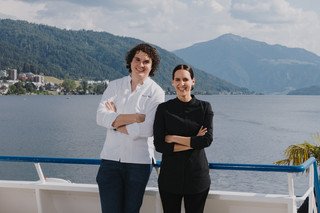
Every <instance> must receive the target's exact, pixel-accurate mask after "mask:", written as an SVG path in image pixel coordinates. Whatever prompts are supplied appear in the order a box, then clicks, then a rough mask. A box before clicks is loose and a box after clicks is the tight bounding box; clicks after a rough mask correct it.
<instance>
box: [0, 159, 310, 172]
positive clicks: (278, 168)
mask: <svg viewBox="0 0 320 213" xmlns="http://www.w3.org/2000/svg"><path fill="white" fill-rule="evenodd" d="M0 161H9V162H32V163H64V164H90V165H99V164H100V162H101V160H100V159H94V158H57V157H30V156H0ZM314 161H315V158H314V157H311V158H309V159H308V160H307V161H306V162H304V163H303V164H300V165H298V166H284V165H273V164H235V163H209V168H210V169H218V170H243V171H262V172H291V173H299V172H304V171H305V170H307V169H308V168H309V167H310V165H312V164H313V162H314ZM160 165H161V161H157V163H156V164H155V165H154V166H155V167H160Z"/></svg>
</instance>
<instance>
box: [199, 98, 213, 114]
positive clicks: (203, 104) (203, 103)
mask: <svg viewBox="0 0 320 213" xmlns="http://www.w3.org/2000/svg"><path fill="white" fill-rule="evenodd" d="M196 102H197V103H198V104H199V105H200V106H201V107H202V108H203V109H204V110H206V111H207V110H209V111H212V106H211V103H210V102H209V101H204V100H199V99H196Z"/></svg>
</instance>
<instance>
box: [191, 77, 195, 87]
mask: <svg viewBox="0 0 320 213" xmlns="http://www.w3.org/2000/svg"><path fill="white" fill-rule="evenodd" d="M195 83H196V79H195V78H194V79H192V85H193V86H194V85H195Z"/></svg>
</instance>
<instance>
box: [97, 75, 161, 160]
mask: <svg viewBox="0 0 320 213" xmlns="http://www.w3.org/2000/svg"><path fill="white" fill-rule="evenodd" d="M130 82H131V77H130V76H126V77H123V78H120V79H117V80H114V81H111V82H110V83H109V85H108V87H107V89H106V90H105V91H104V93H103V95H102V98H101V101H100V104H99V107H98V110H97V117H96V119H97V124H98V125H100V126H103V127H105V128H106V130H107V133H106V134H107V135H106V140H105V143H104V146H103V149H102V152H101V154H100V157H101V158H102V159H106V160H114V161H120V162H125V163H139V164H149V163H151V160H152V159H153V158H154V146H153V140H152V138H150V137H152V135H153V121H154V116H155V112H156V109H157V106H158V105H159V104H160V103H162V102H164V98H165V93H164V91H163V90H162V89H161V87H160V86H159V85H158V84H157V83H155V82H154V81H153V80H152V79H151V78H149V77H148V78H147V79H146V80H145V81H144V83H143V84H142V85H138V86H137V88H136V90H135V91H131V83H130ZM106 101H113V102H114V104H115V106H116V109H117V112H112V111H110V110H108V109H107V108H106V106H105V103H106ZM132 113H140V114H145V115H146V117H145V121H144V122H142V123H133V124H129V125H127V126H126V127H127V131H128V135H127V134H123V133H121V132H118V131H115V130H113V129H114V127H112V123H113V122H114V120H115V119H116V117H117V116H118V115H119V114H132ZM148 139H149V140H148Z"/></svg>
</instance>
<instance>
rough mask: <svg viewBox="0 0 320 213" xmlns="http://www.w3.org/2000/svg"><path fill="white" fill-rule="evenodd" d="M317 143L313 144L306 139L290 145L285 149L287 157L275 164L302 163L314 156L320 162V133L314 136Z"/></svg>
mask: <svg viewBox="0 0 320 213" xmlns="http://www.w3.org/2000/svg"><path fill="white" fill-rule="evenodd" d="M313 139H314V141H315V142H316V144H311V143H309V142H308V141H304V143H302V144H294V145H290V146H289V147H288V148H287V149H286V150H285V152H284V153H285V156H286V158H285V159H283V160H279V161H276V162H275V164H280V165H300V164H302V163H303V162H305V161H306V160H308V159H309V158H310V157H314V158H315V159H316V160H317V163H319V162H320V133H317V134H315V135H314V136H313Z"/></svg>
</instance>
